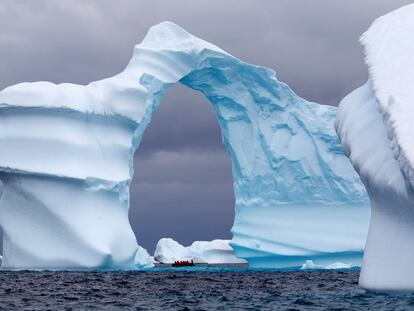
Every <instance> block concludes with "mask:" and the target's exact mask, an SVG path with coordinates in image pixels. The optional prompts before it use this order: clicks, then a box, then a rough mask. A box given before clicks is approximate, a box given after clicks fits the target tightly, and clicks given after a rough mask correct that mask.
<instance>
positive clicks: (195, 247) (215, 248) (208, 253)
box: [154, 238, 246, 264]
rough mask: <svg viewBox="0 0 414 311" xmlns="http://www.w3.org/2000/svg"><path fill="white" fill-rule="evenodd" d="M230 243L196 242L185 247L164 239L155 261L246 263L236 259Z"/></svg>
mask: <svg viewBox="0 0 414 311" xmlns="http://www.w3.org/2000/svg"><path fill="white" fill-rule="evenodd" d="M229 243H230V241H229V240H213V241H196V242H193V244H191V245H190V246H187V247H185V246H183V245H181V244H180V243H178V242H176V241H174V240H173V239H170V238H162V239H161V240H159V241H158V243H157V246H156V248H155V252H154V259H155V260H156V261H158V262H161V263H173V262H174V261H176V260H191V259H192V260H194V262H196V263H209V264H220V263H222V264H228V263H245V262H246V261H245V260H243V259H241V258H237V257H236V255H235V254H234V250H233V249H232V248H231V246H230V245H229Z"/></svg>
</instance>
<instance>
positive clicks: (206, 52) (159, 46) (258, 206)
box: [0, 22, 369, 270]
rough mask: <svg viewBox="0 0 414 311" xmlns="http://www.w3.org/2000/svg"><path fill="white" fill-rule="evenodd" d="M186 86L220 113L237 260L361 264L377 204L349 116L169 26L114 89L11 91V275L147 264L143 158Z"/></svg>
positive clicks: (5, 216) (3, 130)
mask: <svg viewBox="0 0 414 311" xmlns="http://www.w3.org/2000/svg"><path fill="white" fill-rule="evenodd" d="M177 82H180V83H182V84H184V85H186V86H188V87H190V88H193V89H195V90H198V91H200V92H202V93H203V94H204V95H205V96H206V97H207V98H208V99H209V100H210V102H211V104H212V105H213V107H214V109H215V112H216V115H217V120H218V122H219V125H220V127H221V132H222V140H223V144H224V145H225V147H226V149H227V150H228V152H229V154H230V156H231V159H232V170H233V179H234V193H235V197H236V206H235V220H234V225H233V228H232V233H233V239H232V240H231V242H230V245H231V247H232V248H233V249H234V250H235V253H236V256H237V257H239V258H244V259H246V260H247V261H248V262H249V265H250V266H252V267H291V266H296V267H300V266H301V265H302V263H303V262H304V261H305V260H307V259H310V260H317V261H318V262H319V263H320V264H330V263H333V262H337V261H345V262H351V263H352V264H358V263H359V261H360V258H361V255H362V250H363V248H364V242H365V237H366V230H367V227H368V221H369V200H368V197H367V195H366V192H365V189H364V186H363V185H362V183H361V182H360V180H359V177H358V175H357V174H356V173H355V171H354V169H353V168H352V166H351V164H350V162H349V160H348V158H347V157H346V156H345V155H344V154H343V152H342V149H341V146H340V142H339V140H338V138H337V136H336V133H335V131H334V119H335V114H336V108H335V107H330V106H323V105H319V104H316V103H310V102H307V101H306V100H304V99H302V98H300V97H298V96H297V95H296V94H295V93H294V92H293V91H292V90H291V89H290V88H289V87H288V86H287V85H286V84H284V83H282V82H280V81H278V80H277V78H276V74H275V72H274V71H273V70H271V69H268V68H264V67H259V66H255V65H251V64H247V63H244V62H242V61H240V60H238V59H237V58H235V57H233V56H231V55H229V54H228V53H226V52H224V51H223V50H221V49H219V48H218V47H216V46H214V45H212V44H210V43H208V42H205V41H203V40H201V39H199V38H196V37H195V36H192V35H191V34H189V33H188V32H186V31H185V30H183V29H182V28H180V27H178V26H177V25H175V24H173V23H170V22H164V23H161V24H159V25H156V26H154V27H152V28H151V29H150V30H149V32H148V34H147V35H146V37H145V38H144V40H143V41H142V43H141V44H139V45H137V46H136V47H135V48H134V52H133V57H132V59H131V60H130V62H129V64H128V65H127V67H126V68H125V70H124V71H123V72H121V73H120V74H118V75H116V76H114V77H111V78H107V79H104V80H101V81H96V82H92V83H90V84H88V85H86V86H82V85H75V84H70V83H63V84H58V85H56V84H53V83H50V82H34V83H21V84H17V85H14V86H11V87H8V88H6V89H4V90H3V91H1V92H0V150H1V153H0V179H1V180H2V182H3V183H4V193H3V196H2V197H1V202H0V225H1V226H2V228H3V230H4V254H3V255H4V261H3V264H2V267H3V268H6V269H94V270H96V269H134V268H135V267H141V266H147V265H148V263H149V262H150V261H151V258H149V255H148V254H146V253H145V252H143V250H142V249H140V248H139V247H138V244H137V240H136V238H135V236H134V234H133V232H132V230H131V227H130V225H129V222H128V209H129V186H130V183H131V179H132V177H133V174H134V168H133V158H134V154H135V151H136V150H137V148H138V147H139V144H140V141H141V138H142V135H143V133H144V131H145V129H146V127H147V126H148V124H149V122H150V121H151V115H152V113H153V112H154V111H155V110H156V108H157V107H158V105H159V102H160V99H161V98H162V96H163V95H164V93H165V92H166V91H167V90H168V89H169V88H170V87H171V85H173V84H174V83H177ZM137 174H139V172H137ZM206 187H208V185H206ZM154 225H156V224H154ZM138 238H139V237H138Z"/></svg>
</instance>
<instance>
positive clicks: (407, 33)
mask: <svg viewBox="0 0 414 311" xmlns="http://www.w3.org/2000/svg"><path fill="white" fill-rule="evenodd" d="M413 34H414V5H409V6H405V7H403V8H400V9H398V10H396V11H394V12H391V13H389V14H387V15H385V16H383V17H381V18H379V19H377V20H376V21H375V22H374V23H373V24H372V26H371V27H370V28H369V30H368V31H367V32H366V33H364V34H363V35H362V37H361V43H362V44H363V46H364V48H365V55H366V58H365V60H366V63H367V65H368V67H369V81H368V82H367V83H366V84H365V85H364V86H362V87H360V88H358V89H357V90H355V91H353V92H352V93H351V94H349V95H348V96H347V97H345V98H344V99H343V100H342V102H341V103H340V105H339V110H338V114H337V119H336V129H337V132H338V135H339V137H340V139H341V141H342V145H343V147H344V149H345V152H346V154H347V155H348V156H349V158H350V159H351V162H352V164H353V166H354V167H355V169H356V171H357V172H358V173H359V175H360V177H361V180H362V182H363V183H364V185H365V187H366V188H367V191H368V194H369V197H370V199H371V222H370V227H369V233H368V237H367V242H366V248H365V253H364V258H363V265H362V270H361V276H360V285H361V286H362V287H364V288H366V289H372V290H386V291H405V290H411V291H412V290H414V269H412V268H411V267H412V266H413V265H412V262H413V261H414V248H413V242H414V241H413V237H414V190H413V186H414V177H413V176H414V175H413V172H414V170H413V168H414V127H413V116H414V106H413V101H414V88H413V85H414V70H413V68H414V36H413Z"/></svg>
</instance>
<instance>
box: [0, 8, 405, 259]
mask: <svg viewBox="0 0 414 311" xmlns="http://www.w3.org/2000/svg"><path fill="white" fill-rule="evenodd" d="M411 2H412V1H403V0H364V1H360V0H358V1H357V0H347V1H344V0H312V1H310V0H273V1H270V0H249V1H247V0H197V1H195V0H163V1H161V0H146V1H138V0H131V1H129V0H128V1H127V0H117V1H113V0H99V1H98V0H96V1H92V0H84V1H81V0H70V1H67V0H59V1H56V0H47V1H45V0H37V1H28V0H26V1H19V0H0V89H3V88H4V87H7V86H9V85H12V84H15V83H19V82H25V81H39V80H48V81H52V82H55V83H60V82H73V83H79V84H86V83H89V82H91V81H95V80H99V79H102V78H105V77H108V76H111V75H114V74H116V73H118V72H120V71H121V70H123V68H124V67H125V65H126V64H127V62H128V60H129V58H130V57H131V54H132V48H133V46H134V45H135V44H137V43H139V42H140V41H141V40H142V39H143V37H144V35H145V33H146V32H147V30H148V28H149V27H150V26H151V25H154V24H157V23H159V22H162V21H164V20H170V21H172V22H175V23H177V24H179V25H180V26H182V27H183V28H185V29H186V30H188V31H189V32H191V33H193V34H195V35H197V36H199V37H201V38H203V39H205V40H207V41H210V42H212V43H214V44H215V45H217V46H219V47H221V48H222V49H224V50H226V51H227V52H229V53H231V54H233V55H234V56H236V57H238V58H240V59H242V60H244V61H247V62H250V63H254V64H258V65H263V66H266V67H271V68H273V69H274V70H276V73H277V76H278V78H279V79H280V80H282V81H284V82H286V83H288V84H289V85H290V87H291V88H292V89H293V90H294V91H295V92H296V93H297V94H298V95H300V96H302V97H304V98H306V99H308V100H310V101H314V102H318V103H322V104H329V105H337V104H338V102H339V101H340V99H341V98H342V97H343V96H344V95H346V94H347V93H349V92H350V91H352V90H353V89H354V88H356V87H358V86H359V85H361V84H363V83H364V82H365V81H366V79H367V69H366V66H365V65H364V63H363V58H364V56H363V52H362V48H361V46H360V45H359V43H358V38H359V36H360V35H361V34H362V32H364V31H365V30H366V29H367V28H368V27H369V25H370V24H371V22H372V21H373V20H374V19H375V18H376V17H378V16H381V15H383V14H385V13H387V12H388V11H391V10H393V9H396V8H398V7H400V6H402V5H406V4H409V3H411ZM0 152H1V151H0ZM135 172H136V177H135V179H134V182H133V185H132V189H131V196H132V199H131V212H130V219H131V223H132V226H133V229H134V231H135V233H136V234H137V239H138V242H139V243H140V244H141V245H143V246H144V247H146V248H148V249H149V250H150V251H152V250H153V248H154V246H155V244H156V242H157V241H158V239H159V238H161V237H172V238H174V239H176V240H178V241H180V242H182V243H184V244H189V243H190V242H191V241H193V240H204V239H206V240H210V239H214V238H230V237H231V234H230V228H231V225H232V222H233V217H234V215H233V213H234V212H233V205H234V196H233V189H232V177H231V163H230V159H229V156H228V155H227V154H226V151H225V150H224V147H223V146H222V145H221V137H220V129H219V127H218V124H217V121H216V119H215V115H214V111H213V109H212V107H211V106H210V104H209V103H208V101H207V100H206V99H204V98H203V96H202V95H200V94H198V93H196V92H195V91H192V90H189V89H188V88H185V87H183V86H179V85H177V86H175V87H174V88H173V89H172V90H171V91H169V93H168V94H167V95H166V96H165V98H164V99H163V100H162V103H161V106H160V108H159V109H158V111H157V112H156V113H155V114H154V116H153V122H152V123H151V125H150V127H149V128H148V130H147V132H146V133H145V135H144V138H143V142H142V144H141V147H140V149H139V150H138V152H137V154H136V157H135Z"/></svg>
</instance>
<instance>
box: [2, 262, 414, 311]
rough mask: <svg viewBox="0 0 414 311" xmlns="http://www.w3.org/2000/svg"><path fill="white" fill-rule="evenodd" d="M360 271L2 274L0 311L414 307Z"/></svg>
mask: <svg viewBox="0 0 414 311" xmlns="http://www.w3.org/2000/svg"><path fill="white" fill-rule="evenodd" d="M358 274H359V271H358V270H348V271H345V270H344V271H326V270H325V271H291V272H286V271H285V272H281V271H269V270H267V271H266V270H258V271H254V270H242V269H227V270H226V269H217V268H208V269H197V268H194V269H186V270H177V269H175V270H173V269H155V270H154V271H148V272H29V271H21V272H7V271H1V272H0V310H8V311H9V310H85V309H92V310H411V309H412V310H414V294H404V295H390V294H378V293H371V292H366V291H364V290H362V289H360V288H359V287H358Z"/></svg>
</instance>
